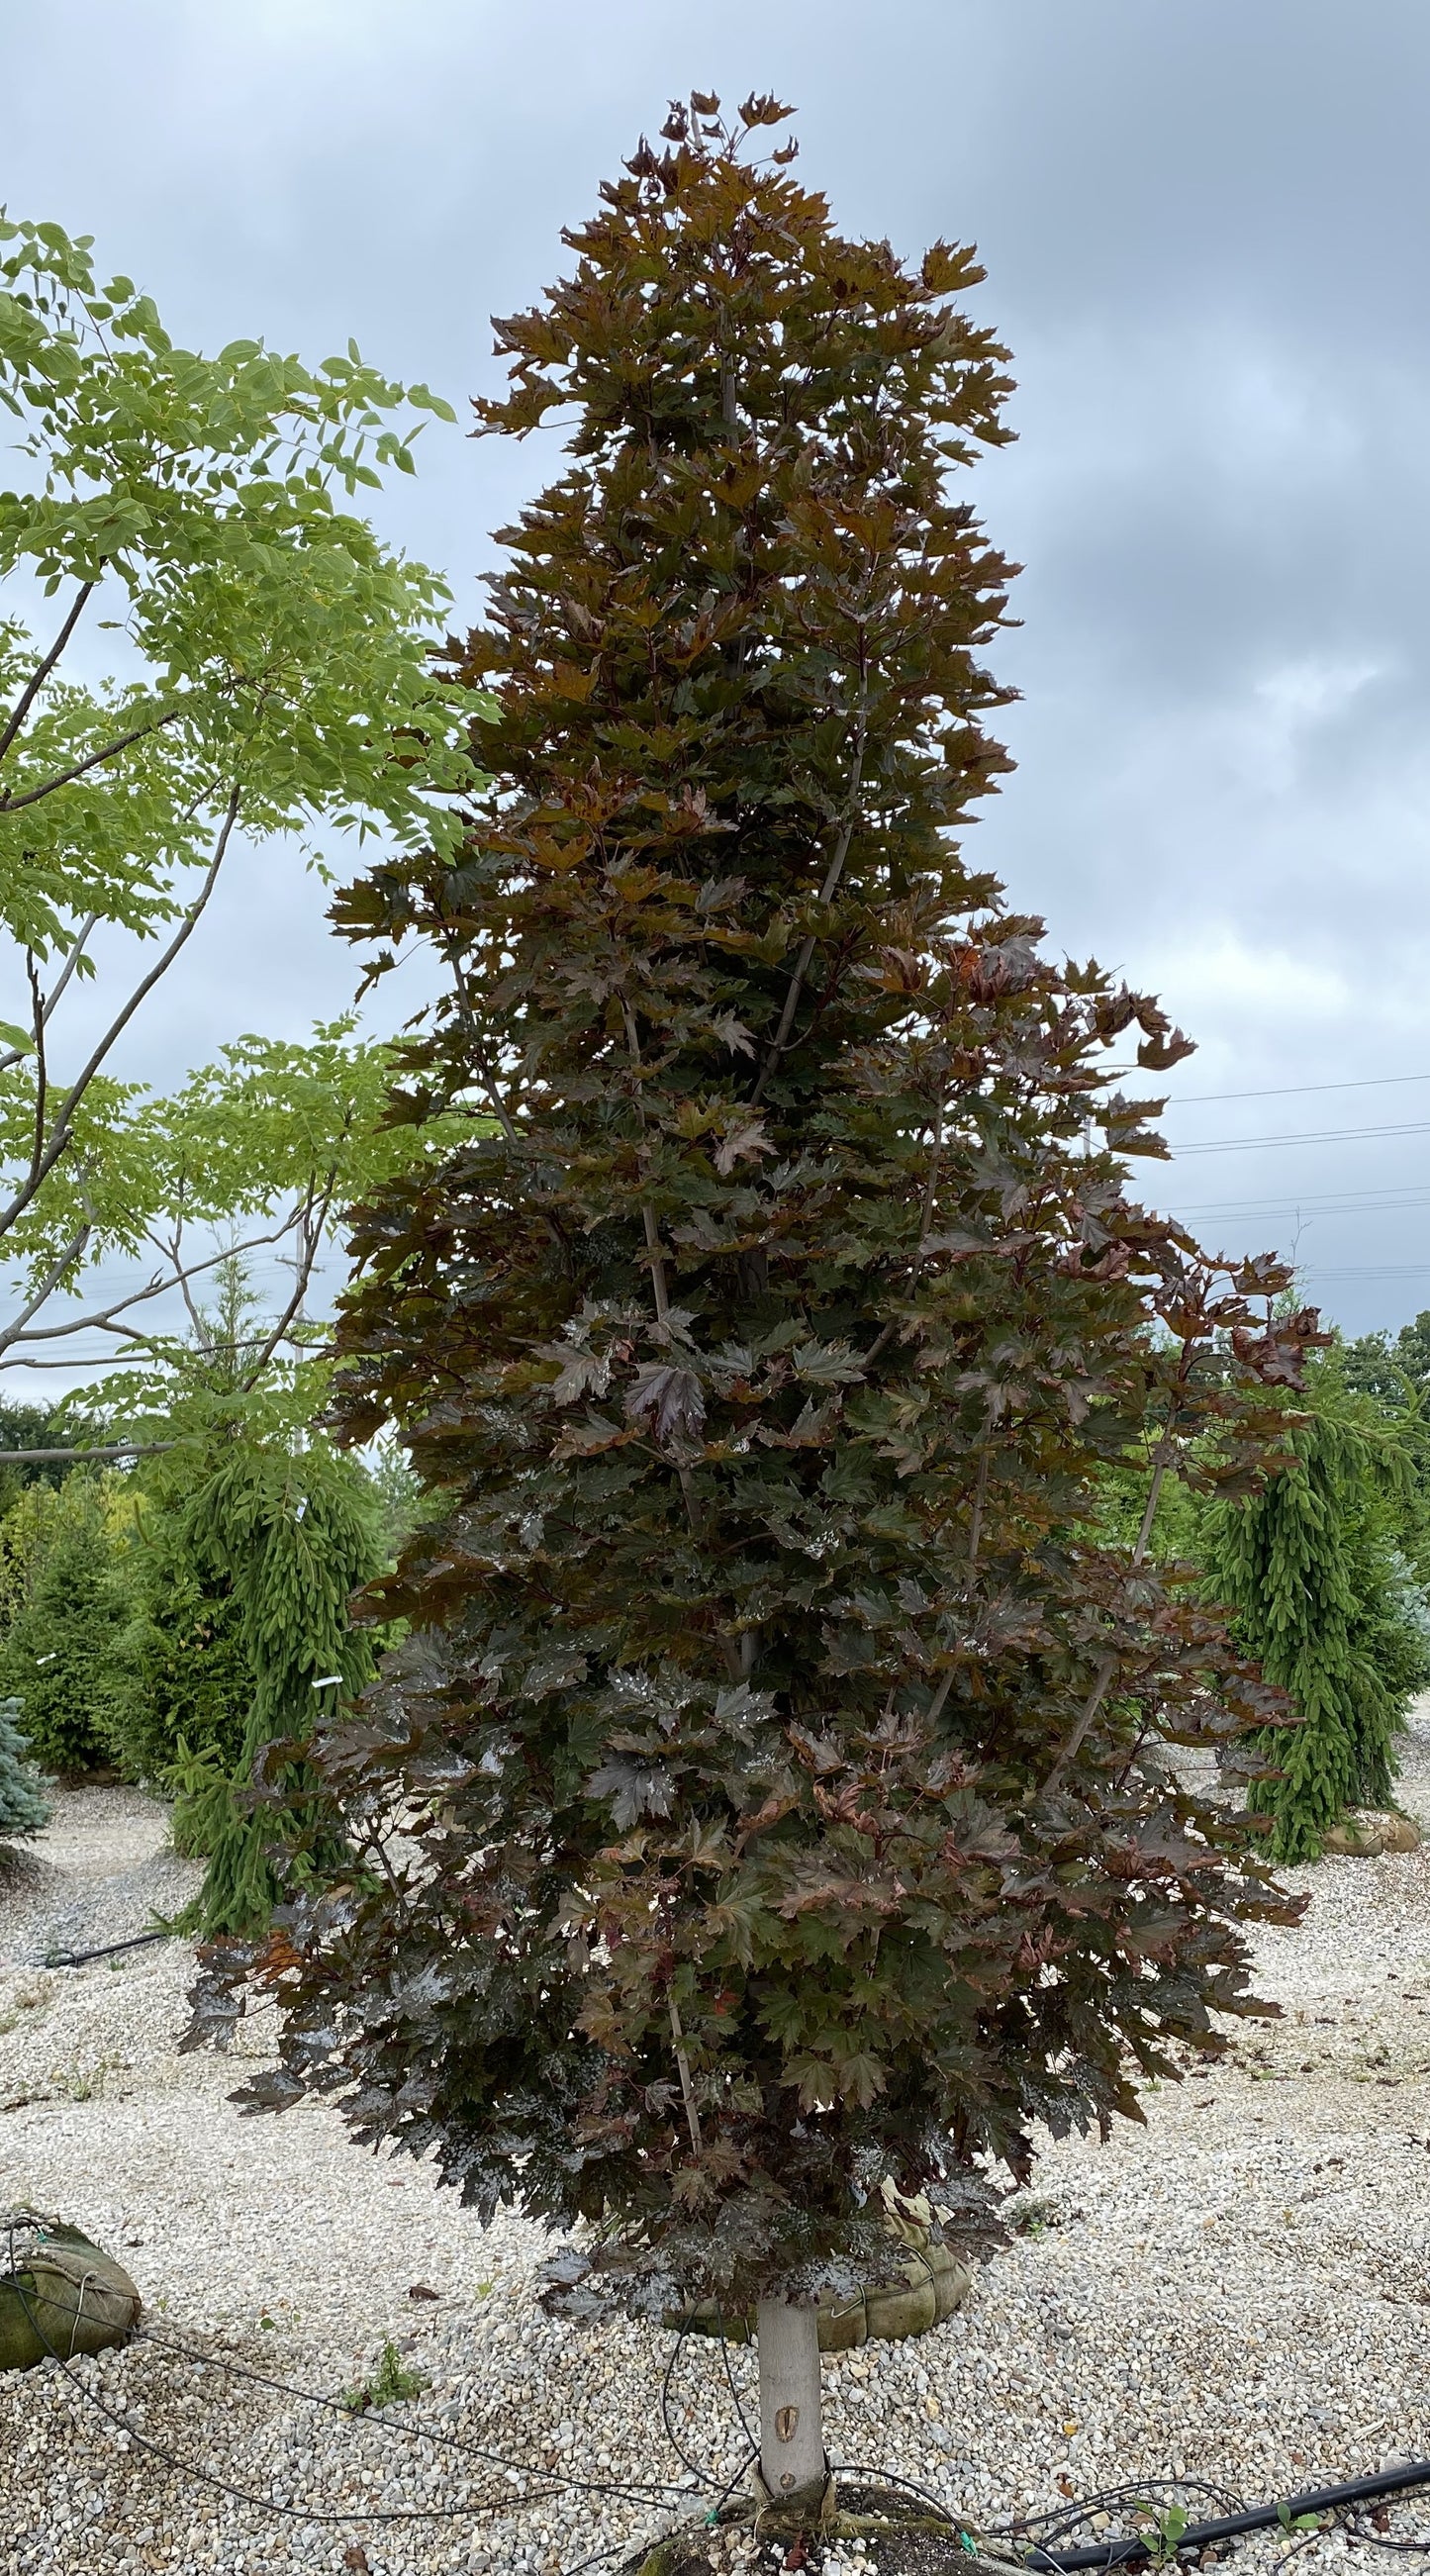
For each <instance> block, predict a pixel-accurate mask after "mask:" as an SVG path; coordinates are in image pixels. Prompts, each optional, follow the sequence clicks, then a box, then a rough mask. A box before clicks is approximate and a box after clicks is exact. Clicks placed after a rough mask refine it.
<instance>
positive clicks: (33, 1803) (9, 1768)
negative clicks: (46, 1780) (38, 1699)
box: [0, 1699, 50, 1843]
mask: <svg viewBox="0 0 1430 2576" xmlns="http://www.w3.org/2000/svg"><path fill="white" fill-rule="evenodd" d="M19 1718H20V1703H19V1701H18V1700H17V1699H0V1843H5V1842H19V1841H20V1840H21V1839H22V1838H23V1837H24V1836H25V1835H27V1834H37V1833H38V1832H39V1831H40V1828H41V1826H42V1825H47V1824H48V1823H49V1821H50V1806H49V1801H48V1800H47V1798H46V1796H45V1793H44V1786H43V1783H42V1781H41V1779H40V1775H39V1772H38V1771H37V1770H36V1768H35V1765H34V1763H33V1762H32V1761H31V1760H30V1749H29V1745H28V1743H27V1742H26V1739H25V1737H24V1736H23V1735H22V1734H21V1732H20V1725H19Z"/></svg>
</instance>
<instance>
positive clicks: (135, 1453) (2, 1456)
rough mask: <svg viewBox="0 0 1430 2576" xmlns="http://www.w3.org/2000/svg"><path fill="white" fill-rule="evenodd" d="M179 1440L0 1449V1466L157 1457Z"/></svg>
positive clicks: (119, 1441)
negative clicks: (77, 1446)
mask: <svg viewBox="0 0 1430 2576" xmlns="http://www.w3.org/2000/svg"><path fill="white" fill-rule="evenodd" d="M178 1446H179V1443H178V1441H177V1440H118V1441H114V1442H113V1443H111V1445H110V1446H109V1447H107V1448H104V1449H0V1466H4V1465H5V1463H6V1461H7V1460H8V1461H9V1462H10V1463H11V1464H12V1465H20V1466H54V1465H56V1464H57V1463H58V1462H59V1460H60V1459H61V1458H73V1459H75V1460H76V1461H78V1460H80V1459H82V1458H157V1457H158V1456H159V1454H160V1451H161V1450H164V1449H177V1448H178Z"/></svg>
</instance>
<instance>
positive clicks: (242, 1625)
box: [172, 1442, 383, 1937]
mask: <svg viewBox="0 0 1430 2576" xmlns="http://www.w3.org/2000/svg"><path fill="white" fill-rule="evenodd" d="M184 1534H185V1543H186V1550H187V1554H188V1558H189V1562H190V1564H191V1565H192V1567H193V1568H194V1570H195V1573H196V1574H197V1576H198V1577H199V1579H200V1580H203V1581H207V1582H208V1583H209V1585H210V1586H211V1587H212V1586H214V1585H216V1584H217V1583H219V1582H223V1583H224V1584H226V1585H227V1586H228V1588H229V1592H230V1595H231V1598H232V1601H233V1603H234V1606H235V1612H236V1643H237V1645H238V1647H239V1648H240V1650H241V1653H242V1657H243V1662H244V1665H245V1667H246V1669H247V1672H248V1673H249V1674H251V1676H252V1689H251V1695H250V1698H249V1705H248V1710H247V1715H246V1720H245V1725H244V1730H243V1737H242V1741H241V1744H240V1745H239V1747H238V1753H237V1760H236V1762H234V1761H232V1760H231V1759H229V1758H226V1757H225V1754H224V1752H223V1750H222V1749H221V1747H220V1746H219V1745H217V1744H215V1743H211V1744H209V1745H208V1746H207V1747H205V1746H204V1745H202V1744H198V1743H195V1744H192V1745H191V1744H189V1743H188V1742H187V1741H186V1742H185V1743H184V1744H183V1745H182V1746H181V1748H180V1756H179V1760H178V1761H177V1763H176V1765H175V1767H174V1772H173V1775H172V1776H173V1779H174V1783H175V1786H176V1788H177V1789H178V1792H179V1797H178V1803H177V1806H176V1809H175V1817H174V1838H175V1841H176V1842H177V1843H178V1844H179V1846H180V1848H181V1849H187V1850H191V1851H200V1852H203V1853H205V1854H206V1855H207V1857H208V1863H209V1866H208V1873H207V1876H206V1878H205V1881H204V1885H203V1888H202V1890H201V1891H200V1894H199V1897H198V1899H197V1901H196V1904H195V1906H194V1908H193V1909H192V1914H191V1918H190V1921H191V1928H193V1929H194V1930H196V1931H199V1932H201V1933H203V1934H204V1936H205V1937H213V1936H214V1935H216V1934H232V1933H240V1932H252V1931H254V1930H256V1929H258V1928H259V1927H261V1926H262V1925H263V1924H265V1923H266V1922H267V1921H268V1918H269V1916H270V1914H271V1913H272V1910H273V1907H274V1906H275V1904H277V1903H278V1902H279V1900H280V1898H281V1897H282V1895H283V1894H284V1892H285V1889H286V1887H287V1885H288V1884H289V1882H290V1880H293V1879H302V1878H305V1877H309V1876H311V1875H312V1874H314V1873H315V1872H316V1873H319V1874H321V1873H322V1872H324V1871H325V1870H328V1869H330V1868H332V1867H335V1866H337V1865H339V1864H341V1862H342V1861H343V1860H344V1859H345V1858H346V1856H347V1845H346V1842H345V1840H344V1839H343V1837H342V1834H341V1832H340V1830H339V1829H338V1827H337V1825H336V1823H335V1821H334V1810H333V1808H332V1806H331V1804H330V1802H328V1801H327V1800H325V1799H323V1798H321V1797H319V1796H317V1795H316V1794H315V1791H316V1787H317V1784H316V1782H315V1780H314V1777H313V1773H312V1771H311V1769H310V1767H309V1765H308V1763H307V1762H306V1761H305V1759H304V1757H303V1746H304V1745H305V1744H306V1742H307V1739H308V1736H309V1734H310V1732H311V1730H312V1726H313V1723H314V1720H315V1718H316V1717H317V1716H318V1715H319V1714H320V1702H321V1703H324V1704H336V1703H337V1702H338V1701H340V1700H342V1699H345V1698H347V1697H349V1696H350V1695H351V1694H352V1693H354V1692H355V1691H358V1690H360V1689H361V1688H362V1687H363V1685H364V1684H365V1683H366V1682H367V1681H368V1680H369V1679H370V1678H371V1674H372V1652H371V1648H370V1645H369V1643H368V1640H367V1638H366V1637H365V1636H364V1635H363V1634H362V1633H361V1631H360V1630H356V1629H354V1628H353V1627H352V1625H351V1623H350V1621H349V1616H348V1605H349V1601H350V1598H351V1595H352V1594H353V1592H354V1591H355V1590H356V1589H357V1587H358V1586H359V1585H360V1584H361V1583H363V1582H365V1581H366V1580H367V1579H368V1577H369V1576H370V1575H372V1574H374V1573H376V1571H377V1570H378V1568H379V1566H380V1565H381V1563H382V1561H383V1551H382V1522H381V1514H380V1512H379V1511H378V1509H377V1507H376V1505H375V1503H374V1500H373V1497H372V1495H371V1492H370V1490H369V1489H368V1486H367V1484H366V1482H365V1480H364V1478H363V1475H362V1472H361V1470H360V1469H359V1468H358V1467H356V1466H355V1465H354V1464H353V1463H352V1462H351V1461H349V1460H347V1459H343V1458H339V1457H337V1456H335V1455H334V1453H333V1451H332V1450H331V1449H330V1448H328V1447H327V1445H326V1444H325V1443H322V1442H314V1443H312V1444H311V1445H309V1446H308V1447H306V1448H304V1449H301V1450H299V1451H297V1452H296V1453H292V1454H290V1453H289V1452H287V1451H286V1450H282V1449H278V1448H262V1447H256V1446H249V1445H246V1444H244V1443H242V1442H235V1443H233V1444H232V1446H231V1447H230V1448H229V1450H228V1452H227V1454H226V1455H225V1456H224V1457H223V1458H222V1459H221V1461H220V1463H219V1465H218V1466H217V1467H216V1468H215V1469H214V1471H213V1472H212V1474H211V1475H209V1476H208V1477H206V1478H205V1479H204V1481H203V1482H202V1483H201V1484H200V1485H199V1486H198V1487H197V1488H196V1489H195V1491H194V1492H193V1493H192V1495H191V1496H190V1498H189V1500H188V1504H187V1507H186V1511H185V1515H184Z"/></svg>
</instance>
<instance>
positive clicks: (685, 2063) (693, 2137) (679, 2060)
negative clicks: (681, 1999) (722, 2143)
mask: <svg viewBox="0 0 1430 2576" xmlns="http://www.w3.org/2000/svg"><path fill="white" fill-rule="evenodd" d="M666 2001H667V2002H668V2004H669V2005H670V2035H671V2038H672V2039H673V2040H674V2042H675V2062H676V2065H677V2066H678V2067H679V2069H680V2090H681V2093H682V2094H683V2096H684V2099H685V2125H686V2127H687V2128H688V2129H689V2131H690V2143H691V2145H692V2147H693V2148H694V2149H695V2152H696V2154H697V2155H701V2154H703V2152H704V2140H703V2139H702V2137H701V2135H700V2113H699V2110H698V2108H697V2106H696V2101H695V2086H694V2084H693V2082H692V2081H691V2075H690V2060H689V2058H688V2057H687V2056H686V2054H685V2033H684V2031H683V2029H682V2028H681V2023H680V2007H679V2005H678V2004H677V2003H676V2000H675V1997H674V1995H668V1996H667V1997H666Z"/></svg>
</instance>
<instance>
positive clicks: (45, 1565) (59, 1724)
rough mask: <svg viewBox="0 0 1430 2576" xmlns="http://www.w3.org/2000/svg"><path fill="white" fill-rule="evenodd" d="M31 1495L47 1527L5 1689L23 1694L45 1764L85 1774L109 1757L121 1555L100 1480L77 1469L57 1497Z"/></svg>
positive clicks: (13, 1637) (2, 1665)
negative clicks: (42, 1510)
mask: <svg viewBox="0 0 1430 2576" xmlns="http://www.w3.org/2000/svg"><path fill="white" fill-rule="evenodd" d="M32 1493H33V1496H34V1498H35V1500H36V1501H39V1500H40V1499H41V1497H42V1498H43V1503H44V1506H45V1521H46V1531H45V1534H44V1535H43V1536H42V1538H41V1540H40V1542H39V1544H38V1545H37V1548H36V1551H35V1554H34V1556H33V1557H32V1559H31V1561H30V1564H29V1568H28V1589H27V1591H26V1593H25V1596H24V1598H23V1599H22V1600H21V1602H20V1604H19V1606H18V1608H17V1609H16V1610H15V1613H14V1616H13V1618H12V1620H11V1624H10V1626H9V1628H8V1630H7V1632H6V1634H5V1637H4V1640H3V1643H0V1690H4V1691H5V1692H7V1693H9V1694H12V1695H13V1696H14V1697H15V1698H17V1699H18V1700H19V1702H20V1704H21V1707H22V1710H23V1713H24V1716H23V1723H24V1728H25V1733H26V1736H27V1737H28V1739H29V1742H30V1745H31V1748H32V1750H33V1752H34V1754H35V1757H36V1759H37V1760H38V1761H39V1762H41V1763H42V1764H43V1765H44V1767H45V1768H46V1770H50V1771H58V1772H62V1773H63V1772H79V1771H85V1770H89V1769H90V1768H92V1767H93V1765H94V1764H96V1763H100V1762H105V1761H107V1760H108V1759H109V1731H108V1712H109V1700H110V1691H111V1686H112V1678H113V1664H114V1652H115V1647H116V1644H117V1642H118V1637H119V1631H120V1627H121V1625H122V1623H123V1620H124V1617H125V1613H126V1606H127V1605H126V1601H125V1595H124V1589H123V1581H122V1554H121V1551H120V1549H119V1548H118V1547H117V1545H116V1541H115V1537H114V1533H113V1528H112V1524H111V1517H110V1514H109V1512H108V1510H107V1508H106V1505H107V1500H108V1496H107V1491H106V1488H105V1485H104V1482H103V1480H102V1479H101V1478H99V1477H95V1476H81V1475H80V1474H79V1472H78V1471H75V1472H73V1473H71V1475H70V1476H69V1477H68V1478H67V1480H66V1482H65V1484H64V1485H63V1486H62V1487H61V1488H60V1490H59V1491H58V1492H57V1493H53V1494H51V1493H49V1492H48V1491H46V1490H45V1489H43V1488H40V1487H36V1488H33V1489H32ZM30 1499H31V1497H30V1496H27V1497H26V1498H25V1502H29V1501H30ZM17 1508H18V1509H20V1510H23V1509H24V1508H25V1504H24V1503H22V1504H21V1505H20V1506H18V1507H17Z"/></svg>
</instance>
